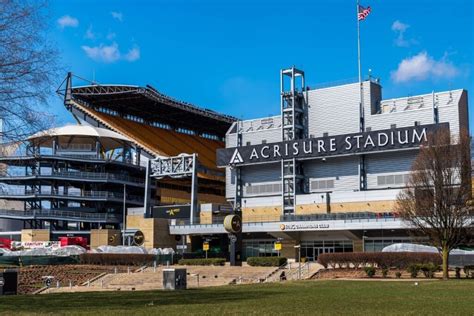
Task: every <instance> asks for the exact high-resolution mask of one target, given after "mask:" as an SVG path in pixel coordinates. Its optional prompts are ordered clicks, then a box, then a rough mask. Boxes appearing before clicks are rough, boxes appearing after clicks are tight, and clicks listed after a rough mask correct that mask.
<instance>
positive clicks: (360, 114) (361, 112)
mask: <svg viewBox="0 0 474 316" xmlns="http://www.w3.org/2000/svg"><path fill="white" fill-rule="evenodd" d="M359 8H360V3H359V0H357V14H356V17H357V67H358V70H359V86H360V89H359V90H360V95H359V116H360V122H359V127H360V131H361V132H364V106H363V104H364V90H363V89H364V85H363V84H362V71H361V63H360V59H361V58H360V20H359Z"/></svg>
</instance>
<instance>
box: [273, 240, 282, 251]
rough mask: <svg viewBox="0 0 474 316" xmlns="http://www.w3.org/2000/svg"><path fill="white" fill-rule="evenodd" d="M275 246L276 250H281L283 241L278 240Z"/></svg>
mask: <svg viewBox="0 0 474 316" xmlns="http://www.w3.org/2000/svg"><path fill="white" fill-rule="evenodd" d="M274 246H275V250H276V251H280V250H281V242H279V241H277V242H276V243H275V245H274Z"/></svg>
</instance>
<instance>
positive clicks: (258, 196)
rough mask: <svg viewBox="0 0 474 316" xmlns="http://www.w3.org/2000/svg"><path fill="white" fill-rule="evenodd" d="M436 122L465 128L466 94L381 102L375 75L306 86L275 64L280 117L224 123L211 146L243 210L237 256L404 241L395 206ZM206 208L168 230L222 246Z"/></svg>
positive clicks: (229, 193)
mask: <svg viewBox="0 0 474 316" xmlns="http://www.w3.org/2000/svg"><path fill="white" fill-rule="evenodd" d="M359 104H361V106H359ZM438 128H449V130H450V131H451V134H452V135H453V136H455V135H458V134H459V133H460V131H461V130H462V129H465V130H468V129H469V124H468V106H467V91H465V90H451V91H446V92H436V93H435V92H432V93H429V94H426V95H417V96H411V97H404V98H396V99H389V100H386V99H385V100H384V99H383V98H382V86H381V85H380V83H379V82H378V80H372V79H369V80H366V81H363V82H362V84H359V83H358V82H356V83H350V84H342V85H336V86H329V87H324V88H318V89H310V88H307V87H306V86H305V83H304V72H303V71H300V70H298V69H295V68H290V69H286V70H282V72H281V115H277V116H271V117H265V118H260V119H252V120H245V121H238V122H235V123H233V125H232V126H231V127H230V129H229V130H228V132H227V134H226V139H225V140H226V143H225V147H226V148H225V149H220V150H218V152H217V164H218V165H219V166H220V167H224V168H225V171H226V199H227V200H228V201H229V202H230V203H231V204H233V205H236V206H237V208H240V209H241V210H242V220H243V250H242V256H243V257H244V258H245V257H248V256H255V255H257V256H258V255H260V256H271V255H277V251H276V250H275V249H274V247H273V245H274V243H275V242H277V241H279V242H281V244H282V249H281V253H284V254H285V255H286V256H288V257H290V258H295V257H297V256H299V255H301V256H302V257H306V258H308V259H309V260H315V259H316V258H317V256H318V255H319V254H320V253H327V252H350V251H380V250H381V249H382V248H383V247H384V246H387V245H390V244H392V243H395V242H402V241H407V240H410V239H411V237H410V234H409V232H408V230H409V228H408V227H407V226H406V225H405V224H404V223H403V222H402V221H401V220H400V219H399V217H398V216H397V214H396V212H395V211H394V206H395V202H396V198H397V194H398V193H399V192H400V190H402V189H403V188H404V187H406V182H407V179H408V175H409V173H410V170H411V166H412V163H413V161H414V159H415V157H416V155H417V153H418V151H419V146H420V144H421V143H422V142H423V141H424V140H425V139H426V137H427V135H428V134H429V133H430V132H432V131H434V130H436V129H438ZM205 213H206V212H204V211H203V210H201V223H200V224H194V225H189V224H187V223H186V222H180V221H175V222H173V223H172V224H171V226H170V232H171V233H172V234H183V235H187V234H192V235H194V236H201V237H202V238H203V239H207V240H211V245H212V243H214V244H215V245H216V246H217V245H220V246H222V241H221V240H222V238H216V236H220V237H223V236H224V235H219V234H225V230H224V228H223V226H222V224H219V218H212V215H211V216H205ZM224 239H225V238H224ZM195 244H199V242H196V243H195ZM300 251H301V252H300Z"/></svg>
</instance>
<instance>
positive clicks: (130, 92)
mask: <svg viewBox="0 0 474 316" xmlns="http://www.w3.org/2000/svg"><path fill="white" fill-rule="evenodd" d="M71 94H72V95H71V96H72V97H73V98H74V99H75V100H79V101H82V102H83V104H84V105H85V106H87V107H89V108H91V109H94V110H98V111H100V112H105V113H114V114H116V115H118V116H121V117H126V116H127V115H128V116H134V117H138V118H141V119H143V120H144V122H147V123H155V122H156V123H158V124H164V125H168V126H170V127H171V128H174V129H178V128H182V129H186V130H191V131H196V132H198V133H207V134H210V135H216V136H219V137H223V136H224V135H225V133H226V131H227V130H228V128H229V127H230V126H231V124H232V122H234V121H236V120H237V119H236V118H234V117H232V116H229V115H223V114H219V113H217V112H215V111H212V110H209V109H203V108H199V107H197V106H195V105H192V104H189V103H186V102H183V101H178V100H175V99H173V98H171V97H169V96H166V95H164V94H162V93H160V92H158V91H157V90H156V89H154V88H153V87H151V86H148V85H147V86H146V87H139V86H128V85H96V84H92V85H87V86H76V87H72V89H71ZM104 109H106V110H104Z"/></svg>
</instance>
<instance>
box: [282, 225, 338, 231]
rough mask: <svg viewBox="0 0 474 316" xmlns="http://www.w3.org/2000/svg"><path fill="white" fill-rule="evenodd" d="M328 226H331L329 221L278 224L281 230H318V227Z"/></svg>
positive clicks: (325, 227)
mask: <svg viewBox="0 0 474 316" xmlns="http://www.w3.org/2000/svg"><path fill="white" fill-rule="evenodd" d="M330 227H331V226H330V224H329V223H294V224H293V223H291V224H280V230H281V231H299V230H318V229H329V228H330Z"/></svg>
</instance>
